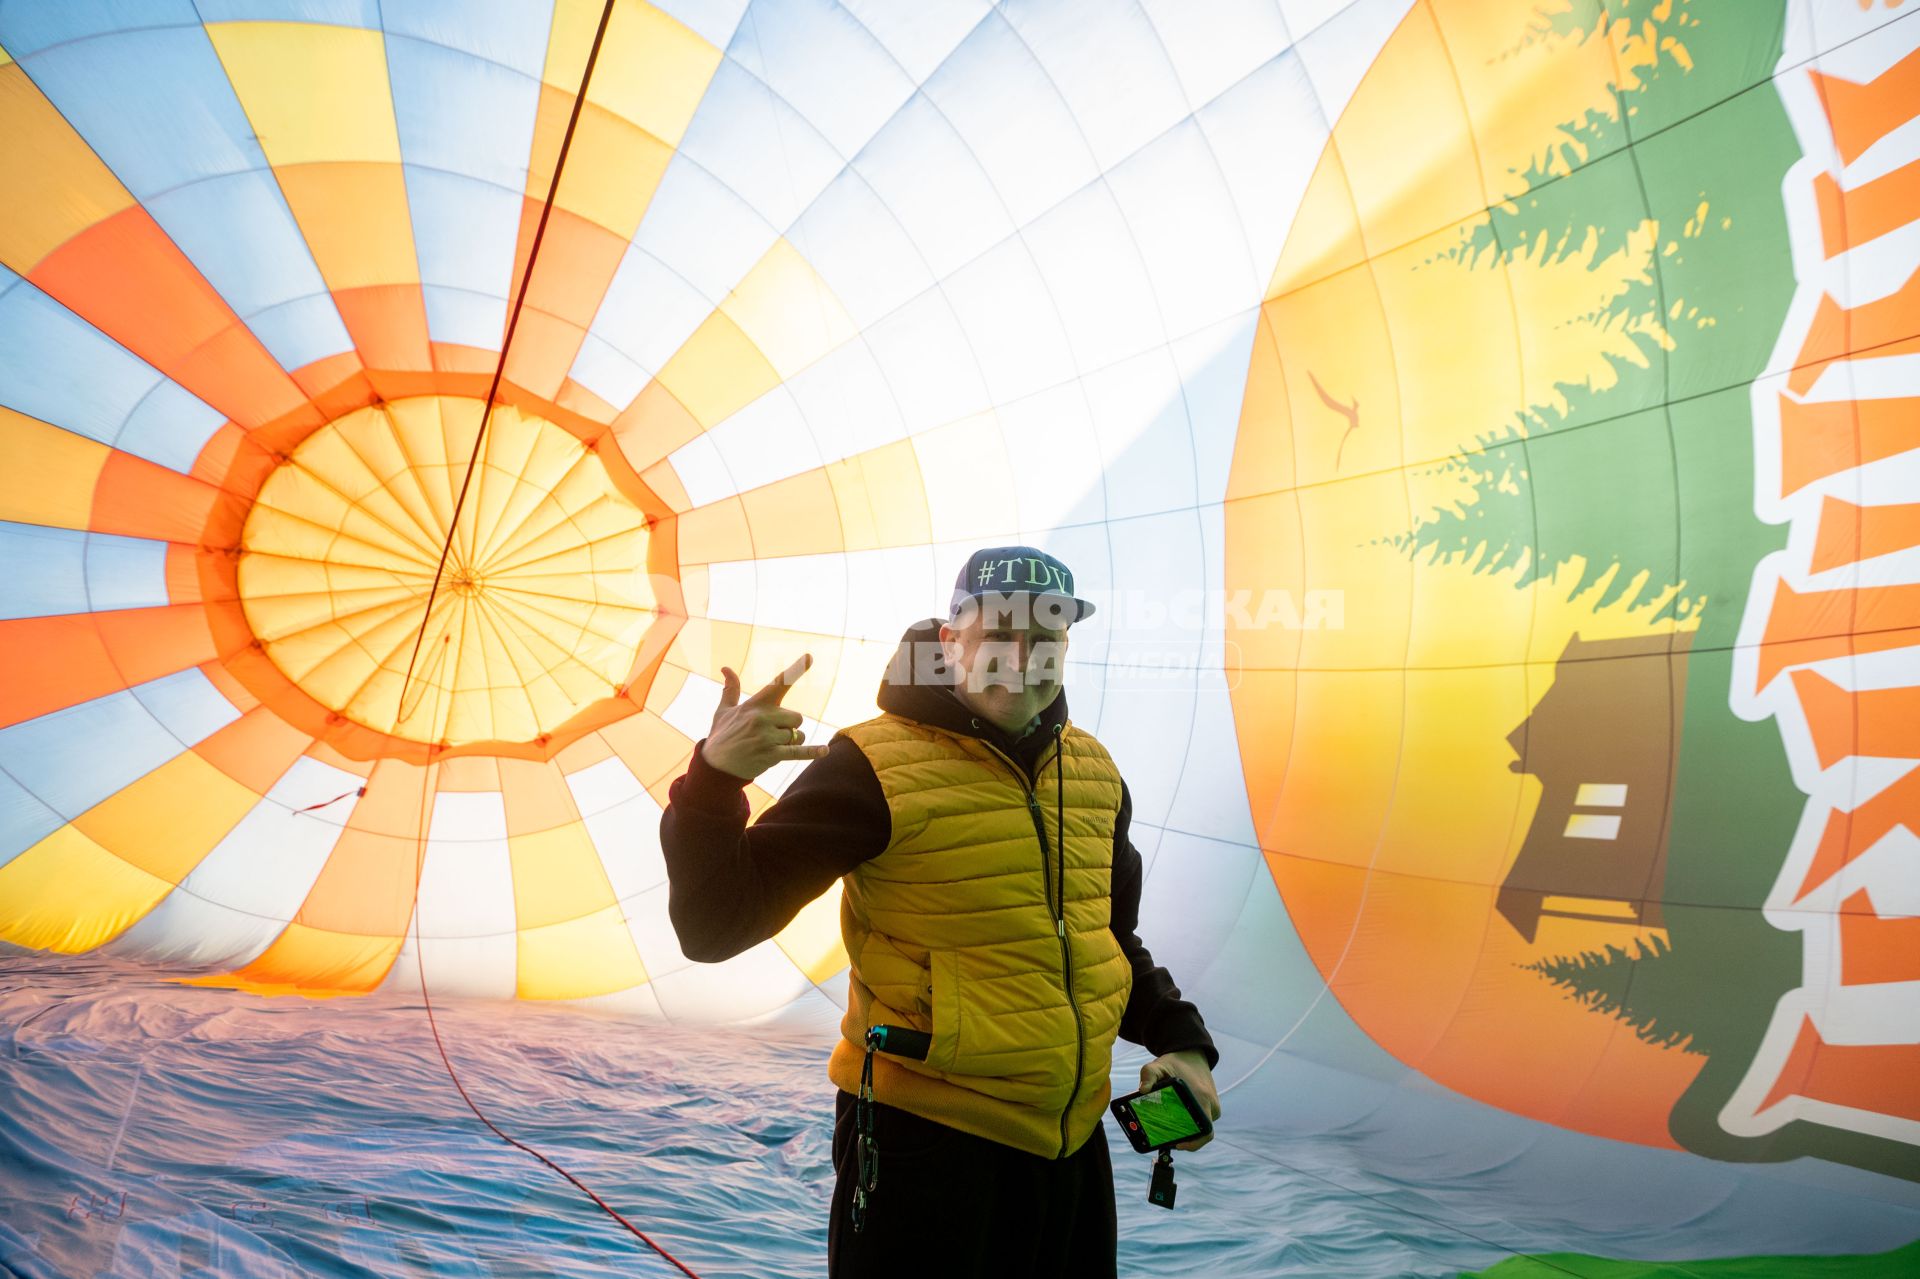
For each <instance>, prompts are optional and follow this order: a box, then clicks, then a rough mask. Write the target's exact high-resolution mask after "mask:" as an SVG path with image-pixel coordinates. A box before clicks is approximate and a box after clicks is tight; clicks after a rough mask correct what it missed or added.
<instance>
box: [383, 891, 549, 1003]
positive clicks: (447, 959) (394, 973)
mask: <svg viewBox="0 0 1920 1279" xmlns="http://www.w3.org/2000/svg"><path fill="white" fill-rule="evenodd" d="M423 887H424V886H423ZM425 917H426V918H427V919H431V918H433V913H432V910H431V908H429V909H428V911H427V913H426V916H425ZM519 966H520V943H519V940H518V939H517V938H516V937H515V936H514V934H513V933H511V932H506V933H497V934H494V935H492V936H487V937H435V936H432V935H431V934H429V935H428V936H427V937H425V938H424V939H423V940H422V941H421V942H420V944H419V945H418V947H417V948H416V946H415V943H414V936H413V929H412V928H411V927H409V928H408V930H407V935H406V938H405V940H403V941H402V942H401V943H400V953H399V954H398V955H396V956H394V960H393V967H392V968H390V969H388V970H387V976H386V979H385V980H384V981H382V982H381V983H380V989H381V990H382V991H384V992H387V993H389V994H400V995H415V994H419V993H420V980H421V974H422V971H423V970H424V972H425V976H426V983H427V991H428V992H429V993H430V994H431V995H433V996H434V997H435V998H439V997H441V996H463V997H465V998H469V999H511V998H513V996H514V993H515V992H516V991H517V990H518V989H519V978H518V973H519Z"/></svg>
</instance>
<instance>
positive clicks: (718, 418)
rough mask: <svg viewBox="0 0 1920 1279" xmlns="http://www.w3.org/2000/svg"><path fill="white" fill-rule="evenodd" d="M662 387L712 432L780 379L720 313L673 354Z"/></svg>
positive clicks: (765, 360)
mask: <svg viewBox="0 0 1920 1279" xmlns="http://www.w3.org/2000/svg"><path fill="white" fill-rule="evenodd" d="M659 381H660V384H661V385H662V386H664V387H666V388H667V390H669V391H671V392H673V397H674V398H675V399H676V400H678V401H680V403H681V404H682V405H684V406H685V408H686V410H687V412H689V413H691V414H692V415H693V417H694V420H695V421H697V422H699V423H700V425H701V426H702V427H703V428H705V429H707V430H709V431H710V430H712V429H713V428H714V427H715V426H717V425H719V424H720V423H721V422H724V421H725V420H726V419H727V418H729V417H731V416H733V414H735V413H737V412H739V411H740V410H741V409H743V408H745V407H746V406H747V405H749V404H751V403H753V402H754V401H755V400H757V399H759V398H760V397H761V396H763V395H765V394H766V393H767V392H768V391H771V390H772V389H773V388H774V387H776V386H778V385H780V375H779V373H777V372H775V371H774V367H773V365H771V364H769V363H767V357H766V356H764V355H762V354H761V353H760V348H759V347H756V346H755V345H754V344H753V339H752V338H749V337H748V336H747V335H746V334H745V333H742V332H741V331H740V326H739V325H737V324H735V323H734V322H733V320H732V319H730V318H729V317H728V316H726V315H725V314H723V313H721V312H718V311H716V312H714V313H713V314H712V315H710V316H708V317H707V318H706V321H705V322H704V323H702V324H701V326H700V327H699V328H697V329H695V330H694V331H693V336H692V337H690V338H688V339H687V340H686V343H685V345H683V346H682V347H681V348H680V349H679V350H678V351H675V352H674V353H673V358H672V359H670V360H668V361H667V364H666V367H665V368H663V369H661V370H660V377H659Z"/></svg>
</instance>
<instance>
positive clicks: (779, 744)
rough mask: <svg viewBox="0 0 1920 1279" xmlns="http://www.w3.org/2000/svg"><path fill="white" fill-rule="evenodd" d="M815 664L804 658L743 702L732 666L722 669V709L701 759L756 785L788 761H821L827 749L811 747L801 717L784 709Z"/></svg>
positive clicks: (709, 734) (702, 749) (719, 711)
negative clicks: (791, 692)
mask: <svg viewBox="0 0 1920 1279" xmlns="http://www.w3.org/2000/svg"><path fill="white" fill-rule="evenodd" d="M811 665H813V654H811V653H802V654H801V655H800V660H799V661H797V662H795V663H794V664H793V665H791V666H789V667H787V669H786V670H784V671H781V672H780V673H779V674H778V675H776V676H774V677H773V678H772V679H771V680H769V681H768V682H767V686H766V687H765V688H762V689H761V690H760V691H759V692H757V693H755V694H753V695H752V696H751V697H749V698H747V699H746V700H745V701H744V702H743V701H741V700H740V676H739V675H737V674H735V673H734V670H733V668H732V667H730V666H722V667H721V668H720V674H721V676H722V678H723V679H724V680H725V683H724V684H722V685H721V687H720V709H718V710H716V711H715V712H714V713H713V728H712V730H711V731H709V732H708V734H707V740H706V744H705V745H703V746H701V748H700V755H701V758H703V759H705V760H706V761H707V763H709V764H711V765H712V766H713V767H715V768H717V769H719V770H720V771H721V772H723V773H731V774H732V775H733V776H735V777H744V778H747V779H748V780H749V781H751V780H752V779H753V778H755V777H758V776H759V775H760V774H762V773H764V772H766V771H767V770H768V769H769V768H772V767H773V766H774V765H775V764H778V763H779V762H780V761H782V760H787V759H819V758H821V757H822V756H824V755H825V754H826V753H827V748H826V747H825V746H806V745H803V744H802V743H804V742H805V741H806V734H805V733H804V732H802V731H801V729H800V712H799V711H790V710H788V709H787V708H786V707H784V706H782V705H780V699H781V698H783V697H785V696H786V695H787V690H788V689H790V688H792V687H793V685H794V682H795V681H796V680H798V679H799V678H800V677H801V676H802V675H805V674H806V673H807V668H808V667H809V666H811Z"/></svg>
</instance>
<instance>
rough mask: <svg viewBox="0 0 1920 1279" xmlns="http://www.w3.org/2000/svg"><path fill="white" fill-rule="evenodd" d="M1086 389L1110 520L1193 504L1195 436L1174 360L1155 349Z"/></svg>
mask: <svg viewBox="0 0 1920 1279" xmlns="http://www.w3.org/2000/svg"><path fill="white" fill-rule="evenodd" d="M1081 385H1082V387H1083V389H1084V392H1085V394H1086V397H1087V403H1088V404H1089V405H1090V406H1091V409H1092V412H1093V421H1094V426H1095V428H1096V433H1097V434H1098V436H1099V438H1100V462H1101V467H1100V473H1101V477H1102V479H1103V481H1104V483H1105V486H1106V496H1107V517H1108V518H1109V519H1124V518H1126V517H1128V516H1133V515H1146V514H1150V513H1153V512H1156V511H1166V510H1179V509H1182V508H1187V507H1191V506H1193V505H1194V504H1195V502H1196V500H1197V499H1196V493H1195V488H1194V477H1193V435H1194V432H1193V427H1192V424H1191V423H1190V422H1189V421H1188V420H1187V406H1186V401H1185V400H1183V399H1182V398H1181V395H1180V374H1179V370H1178V369H1177V368H1176V367H1175V366H1174V363H1173V358H1172V356H1170V355H1169V354H1168V353H1167V352H1166V351H1165V350H1164V349H1161V350H1155V351H1149V352H1147V353H1146V354H1145V355H1141V356H1138V357H1136V358H1134V359H1131V360H1126V361H1124V362H1122V363H1119V364H1115V365H1113V366H1112V367H1110V368H1105V369H1102V370H1100V371H1099V372H1098V373H1094V374H1091V375H1089V376H1088V377H1087V378H1086V379H1085V380H1084V381H1083V382H1082V384H1081ZM1136 580H1138V579H1136ZM1148 580H1152V579H1148ZM1178 580H1179V581H1181V582H1183V583H1184V582H1187V581H1190V580H1192V579H1191V578H1186V577H1183V578H1180V579H1178Z"/></svg>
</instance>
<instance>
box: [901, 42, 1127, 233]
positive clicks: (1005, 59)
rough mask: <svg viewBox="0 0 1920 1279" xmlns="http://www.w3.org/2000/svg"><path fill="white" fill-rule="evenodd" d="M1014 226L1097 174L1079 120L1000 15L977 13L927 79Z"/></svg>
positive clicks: (933, 95)
mask: <svg viewBox="0 0 1920 1279" xmlns="http://www.w3.org/2000/svg"><path fill="white" fill-rule="evenodd" d="M926 94H927V96H928V97H929V98H931V99H932V100H933V103H934V105H935V106H937V107H939V108H940V114H942V115H944V116H945V117H946V118H947V119H948V120H949V121H951V122H952V123H953V127H954V128H955V129H957V130H959V133H960V136H961V137H962V138H963V139H965V140H966V144H967V149H968V150H970V151H972V152H973V154H974V155H975V156H976V157H977V158H978V159H979V161H980V164H981V167H983V168H984V169H986V171H987V176H988V178H989V179H991V180H992V182H993V188H994V190H995V191H997V192H998V193H999V195H1000V198H1001V200H1003V201H1005V203H1006V205H1007V210H1008V212H1009V213H1010V214H1011V215H1012V217H1013V221H1014V224H1015V225H1016V226H1021V225H1025V224H1026V222H1027V221H1028V220H1029V219H1031V218H1032V217H1033V216H1034V215H1036V214H1038V213H1039V212H1040V211H1041V210H1043V209H1046V208H1048V207H1050V206H1052V205H1054V204H1056V203H1058V202H1059V201H1060V200H1061V199H1062V198H1064V197H1065V196H1066V195H1067V194H1068V193H1069V192H1071V191H1075V190H1077V189H1079V188H1080V187H1082V186H1084V185H1086V184H1087V183H1088V182H1091V181H1093V179H1094V178H1095V177H1096V176H1097V175H1098V173H1099V171H1100V170H1099V166H1098V165H1097V164H1096V163H1095V162H1094V158H1093V152H1092V151H1091V150H1089V149H1088V145H1087V140H1086V136H1085V135H1084V134H1083V133H1082V132H1081V130H1080V124H1079V121H1077V120H1075V119H1074V118H1073V113H1072V112H1071V111H1069V110H1068V108H1067V104H1066V103H1065V102H1064V101H1062V100H1061V97H1060V94H1059V93H1058V92H1057V91H1056V90H1055V89H1054V87H1053V85H1052V84H1051V83H1050V82H1049V81H1048V79H1047V74H1046V71H1045V70H1044V69H1043V68H1042V67H1041V66H1040V64H1039V63H1038V62H1037V61H1035V60H1034V57H1033V54H1032V52H1031V51H1030V50H1029V49H1028V48H1027V47H1026V43H1025V42H1024V41H1023V40H1022V39H1021V38H1020V36H1019V34H1018V33H1017V32H1015V31H1014V29H1013V28H1012V27H1010V26H1008V25H1007V20H1006V18H1005V17H1004V16H1002V15H1001V14H1000V13H998V12H995V13H993V14H990V15H989V16H987V17H986V18H984V19H982V20H981V22H980V24H979V25H978V26H976V27H975V28H974V29H973V31H972V32H970V33H969V34H968V36H967V38H966V40H964V41H963V42H962V43H961V45H960V47H959V48H958V49H956V50H955V51H954V53H953V56H952V57H950V58H948V59H947V61H946V63H945V64H944V65H943V66H942V67H941V68H940V70H939V71H937V72H936V73H935V74H934V75H933V77H932V78H931V79H929V80H928V81H927V83H926Z"/></svg>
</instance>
